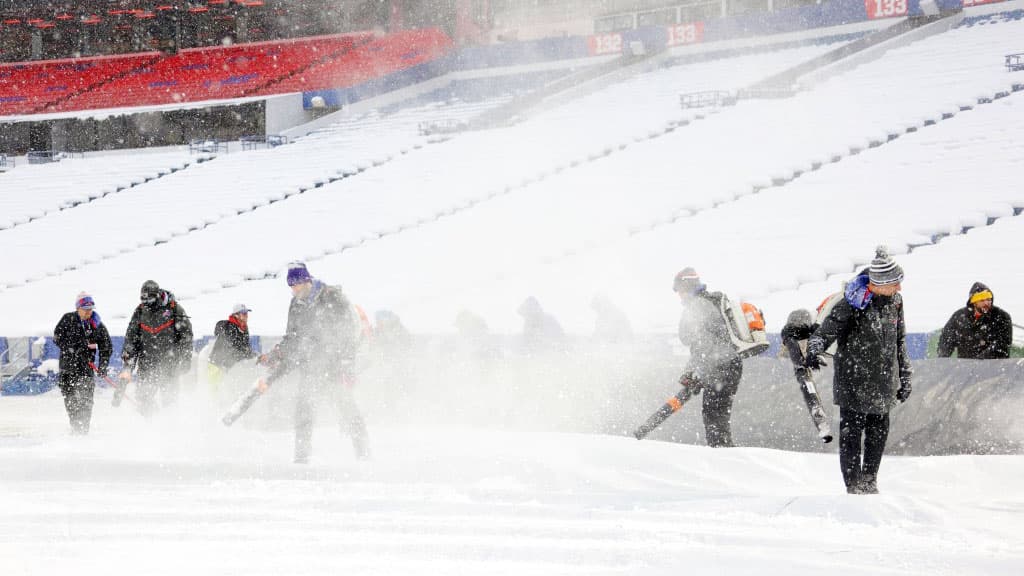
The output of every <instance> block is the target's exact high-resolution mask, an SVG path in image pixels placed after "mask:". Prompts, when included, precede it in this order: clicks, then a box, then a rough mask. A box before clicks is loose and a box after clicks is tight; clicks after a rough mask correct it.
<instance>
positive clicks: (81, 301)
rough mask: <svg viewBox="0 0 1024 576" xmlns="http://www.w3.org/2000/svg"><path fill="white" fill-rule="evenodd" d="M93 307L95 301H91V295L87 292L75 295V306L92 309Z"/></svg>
mask: <svg viewBox="0 0 1024 576" xmlns="http://www.w3.org/2000/svg"><path fill="white" fill-rule="evenodd" d="M95 307H96V302H95V301H93V299H92V296H91V295H89V293H88V292H79V293H78V296H76V297H75V308H81V309H82V310H92V309H93V308H95Z"/></svg>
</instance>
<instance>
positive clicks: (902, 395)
mask: <svg viewBox="0 0 1024 576" xmlns="http://www.w3.org/2000/svg"><path fill="white" fill-rule="evenodd" d="M913 391H914V389H913V388H912V387H911V386H910V378H900V389H899V390H897V391H896V399H897V400H899V401H900V402H901V403H903V402H906V401H907V398H910V393H911V392H913Z"/></svg>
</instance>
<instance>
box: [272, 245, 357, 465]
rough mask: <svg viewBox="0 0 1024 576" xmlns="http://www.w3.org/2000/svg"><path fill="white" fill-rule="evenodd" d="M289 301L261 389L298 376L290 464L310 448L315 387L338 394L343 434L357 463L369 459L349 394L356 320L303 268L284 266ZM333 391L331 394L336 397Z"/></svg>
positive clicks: (339, 297)
mask: <svg viewBox="0 0 1024 576" xmlns="http://www.w3.org/2000/svg"><path fill="white" fill-rule="evenodd" d="M288 286H289V287H290V288H291V291H292V301H291V304H290V305H289V307H288V327H287V331H286V333H285V335H284V339H282V340H281V342H280V344H278V345H277V346H276V347H275V348H274V350H272V351H271V352H270V353H269V354H268V355H267V356H266V357H265V358H264V359H262V361H263V362H265V363H267V364H269V365H270V366H271V370H270V374H269V375H268V376H267V377H266V379H265V380H261V382H260V386H261V388H265V387H267V386H270V385H271V384H273V383H274V382H275V381H277V380H279V379H280V378H282V377H283V376H285V375H286V374H288V373H291V372H293V371H294V372H297V373H298V375H299V381H298V390H297V393H296V401H295V463H296V464H305V463H307V462H308V461H309V458H310V455H311V453H312V446H313V412H314V406H313V400H314V397H315V395H316V392H317V391H318V390H319V389H320V388H325V387H326V388H327V389H328V390H329V391H331V392H332V394H333V393H336V394H337V395H338V402H339V403H338V408H339V414H340V417H341V420H342V429H343V430H346V431H347V432H348V435H349V436H350V437H351V438H352V446H353V448H354V449H355V453H356V458H359V459H366V458H368V457H369V439H368V436H367V432H366V423H365V422H364V421H363V416H362V414H360V412H359V408H358V406H356V403H355V398H354V397H353V395H352V385H353V383H354V379H355V370H354V364H355V357H356V352H357V350H358V347H359V342H360V338H361V328H360V324H359V319H358V318H357V316H356V312H355V311H354V310H353V306H352V305H351V303H350V302H349V300H348V298H346V297H345V295H344V294H342V292H341V289H340V288H338V287H335V286H328V285H327V284H324V283H323V282H321V281H320V280H317V279H314V278H313V277H312V276H311V275H310V274H309V271H308V270H307V269H306V265H305V264H303V263H301V262H293V263H292V264H290V265H289V267H288ZM335 391H336V392H335Z"/></svg>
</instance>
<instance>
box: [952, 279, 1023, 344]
mask: <svg viewBox="0 0 1024 576" xmlns="http://www.w3.org/2000/svg"><path fill="white" fill-rule="evenodd" d="M986 291H987V292H991V290H989V288H988V286H986V285H984V284H982V283H981V282H975V283H974V285H973V286H971V292H970V295H969V296H968V297H967V305H966V306H964V307H963V308H960V309H959V310H957V311H956V312H954V313H953V315H952V316H950V318H949V321H948V322H946V325H945V327H943V328H942V334H941V335H940V336H939V349H938V353H939V357H940V358H949V357H950V356H952V355H953V352H956V355H957V357H958V358H975V359H979V360H990V359H995V358H1009V357H1010V343H1011V342H1012V341H1013V321H1012V319H1011V318H1010V314H1009V313H1007V312H1006V311H1005V310H1003V309H1002V308H998V307H996V306H995V304H993V305H992V308H991V309H990V310H989V311H988V313H986V314H979V313H977V312H975V310H974V305H973V304H971V297H973V296H974V295H975V294H978V293H980V292H986ZM994 301H995V299H993V302H994Z"/></svg>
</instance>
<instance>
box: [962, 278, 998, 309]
mask: <svg viewBox="0 0 1024 576" xmlns="http://www.w3.org/2000/svg"><path fill="white" fill-rule="evenodd" d="M994 299H995V298H994V297H993V296H992V290H991V289H990V288H989V287H988V286H986V285H984V284H982V283H981V282H975V283H974V285H973V286H971V295H970V296H969V297H968V298H967V304H968V305H971V304H977V303H978V302H981V301H982V300H994Z"/></svg>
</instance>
